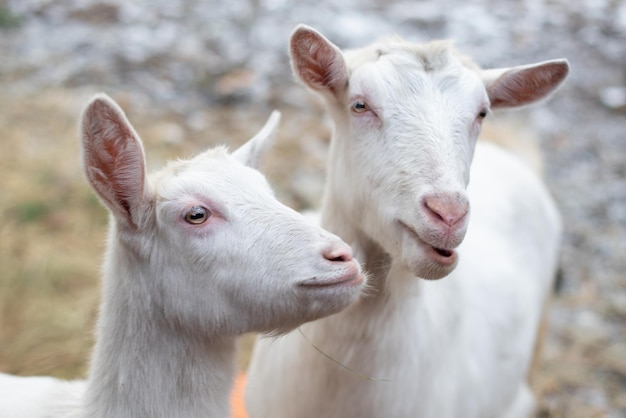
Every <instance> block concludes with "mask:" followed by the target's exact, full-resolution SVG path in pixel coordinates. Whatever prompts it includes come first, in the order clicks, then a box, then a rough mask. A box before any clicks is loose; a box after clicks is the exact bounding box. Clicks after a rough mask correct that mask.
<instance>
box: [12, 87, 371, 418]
mask: <svg viewBox="0 0 626 418" xmlns="http://www.w3.org/2000/svg"><path fill="white" fill-rule="evenodd" d="M278 119H279V115H278V114H277V113H276V114H275V115H273V117H272V118H271V119H270V120H269V121H268V123H267V124H266V126H265V127H264V128H263V130H262V131H261V132H259V134H257V135H256V136H255V137H254V138H253V139H252V140H250V141H249V142H248V143H247V144H245V145H244V146H243V147H241V148H239V149H238V150H237V151H236V152H234V153H233V154H232V155H229V154H228V153H227V152H226V150H225V149H223V148H218V149H215V150H210V151H207V152H205V153H203V154H200V155H199V156H197V157H195V158H193V159H191V160H186V161H177V162H172V163H170V164H169V165H167V166H166V167H165V168H164V169H163V170H162V171H161V172H159V173H156V174H155V175H154V176H152V177H150V178H149V177H148V176H147V174H146V171H145V162H144V152H143V147H142V143H141V140H140V139H139V137H138V136H137V134H136V133H135V131H134V130H133V128H132V127H131V125H130V124H129V122H128V121H127V120H126V117H125V116H124V114H123V112H122V111H121V109H120V108H119V107H118V106H117V105H116V104H115V103H114V102H113V101H112V100H110V99H109V98H107V97H106V96H104V95H100V96H97V97H96V98H94V99H93V100H92V101H91V103H90V104H89V105H88V107H87V108H86V110H85V112H84V113H83V117H82V122H81V138H82V145H83V157H84V164H85V172H86V175H87V179H88V180H89V183H90V184H91V186H92V187H93V189H94V190H95V191H96V193H97V194H98V195H99V197H100V198H101V200H102V201H103V203H104V204H105V205H106V206H107V207H108V209H109V210H110V212H111V214H112V218H111V225H110V232H109V242H108V250H107V253H106V259H105V263H104V277H103V299H102V304H101V309H100V316H99V319H98V324H97V331H96V344H95V348H94V352H93V357H92V361H91V369H90V372H89V377H88V379H87V381H86V382H85V383H83V382H62V381H58V380H55V379H52V378H44V377H32V378H25V377H21V378H20V377H15V376H8V375H2V376H0V416H2V417H11V418H18V417H28V418H36V417H108V418H110V417H116V418H120V417H151V418H154V417H164V418H174V417H181V418H182V417H184V418H192V417H227V416H228V414H229V407H228V404H229V392H230V390H231V384H232V382H233V379H234V373H235V362H234V355H235V338H236V337H237V336H238V335H240V334H242V333H246V332H252V331H262V332H276V333H280V332H286V331H288V330H290V329H293V328H294V327H296V326H298V325H300V324H301V323H303V322H305V321H311V320H314V319H318V318H320V317H323V316H325V315H329V314H332V313H336V312H338V311H339V310H341V309H343V308H345V307H346V306H347V305H348V304H349V303H351V302H353V301H354V300H356V298H357V295H358V293H359V291H360V289H361V287H362V284H363V276H362V274H361V271H360V267H359V266H358V263H357V262H356V260H354V259H353V258H352V255H351V249H350V247H349V246H347V245H346V244H345V243H344V242H342V241H341V240H340V239H339V238H337V237H336V236H334V235H332V234H330V233H327V232H326V231H324V230H322V229H321V228H320V227H318V226H313V225H311V224H310V223H309V222H307V221H306V220H305V219H304V217H302V215H300V214H298V213H296V212H295V211H293V210H291V209H289V208H287V207H286V206H284V205H282V204H280V203H279V202H278V201H277V200H276V199H275V197H274V195H273V193H272V191H271V189H270V187H269V186H268V184H267V182H266V180H265V178H264V177H263V176H262V175H261V174H260V173H259V172H258V171H256V170H254V169H252V168H248V167H246V166H245V165H244V164H242V163H245V164H255V163H256V162H257V161H258V158H259V155H260V153H261V152H262V151H263V149H264V148H265V147H266V144H267V143H268V141H269V138H270V136H271V134H272V132H273V130H274V128H275V126H276V124H277V122H278Z"/></svg>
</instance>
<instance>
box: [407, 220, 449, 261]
mask: <svg viewBox="0 0 626 418" xmlns="http://www.w3.org/2000/svg"><path fill="white" fill-rule="evenodd" d="M398 223H399V224H400V226H401V227H402V229H404V230H405V231H406V232H408V234H409V236H410V237H411V238H412V239H413V241H415V243H416V244H417V245H418V246H420V247H421V248H423V249H424V250H425V251H426V253H427V254H428V255H429V257H430V258H431V260H433V261H435V262H437V263H439V264H441V265H452V264H454V263H455V262H456V258H457V257H456V252H455V251H454V250H452V249H446V248H439V247H435V246H433V245H430V244H428V243H427V242H426V241H424V240H423V239H421V238H420V236H419V235H418V234H417V232H416V231H415V230H414V229H413V228H411V227H410V226H408V225H407V224H405V223H404V222H402V221H398Z"/></svg>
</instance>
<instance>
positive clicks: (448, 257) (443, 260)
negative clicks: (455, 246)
mask: <svg viewBox="0 0 626 418" xmlns="http://www.w3.org/2000/svg"><path fill="white" fill-rule="evenodd" d="M429 253H430V254H429V256H430V257H431V258H432V259H434V260H435V261H437V262H438V263H439V264H441V265H444V266H448V265H452V264H454V263H455V262H456V259H457V253H456V251H454V250H448V249H444V248H437V247H433V246H430V251H429Z"/></svg>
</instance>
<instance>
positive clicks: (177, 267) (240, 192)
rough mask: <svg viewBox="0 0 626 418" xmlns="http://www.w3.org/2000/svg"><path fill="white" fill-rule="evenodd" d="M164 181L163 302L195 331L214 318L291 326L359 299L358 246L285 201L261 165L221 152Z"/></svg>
mask: <svg viewBox="0 0 626 418" xmlns="http://www.w3.org/2000/svg"><path fill="white" fill-rule="evenodd" d="M220 154H221V155H220ZM158 180H159V181H158V183H157V186H156V193H157V196H158V197H157V206H156V208H157V209H156V219H157V222H156V228H157V230H158V234H157V235H158V238H157V241H158V243H159V244H158V245H159V248H158V249H156V250H155V251H153V253H157V254H158V256H159V258H160V259H161V262H159V263H157V264H155V265H156V266H157V268H159V270H160V271H162V273H163V278H162V281H161V285H162V286H163V291H162V294H163V295H165V296H164V297H163V303H164V305H165V306H167V307H168V308H167V309H169V310H171V311H172V312H176V314H175V315H174V317H176V318H181V319H180V323H186V324H190V325H191V328H190V329H191V330H194V329H195V330H197V329H201V328H202V323H203V320H204V317H209V318H215V319H216V320H217V321H218V322H217V323H216V324H210V325H211V326H212V327H215V326H217V327H218V329H220V332H221V333H232V334H237V333H241V332H249V331H260V332H285V331H288V330H291V329H293V328H294V327H296V326H298V325H299V324H301V323H303V322H306V321H311V320H314V319H318V318H320V317H322V316H326V315H329V314H332V313H335V312H338V311H339V310H341V309H343V308H345V307H346V306H347V305H348V304H349V303H350V302H352V301H354V300H355V299H356V297H357V295H358V293H359V290H360V288H361V285H362V283H363V277H362V275H361V271H360V267H359V265H358V263H357V262H356V260H354V259H353V258H352V253H351V249H350V247H349V246H348V245H347V244H345V243H344V242H343V241H341V240H340V239H339V238H337V237H336V236H334V235H332V234H330V233H328V232H326V231H324V230H322V229H321V228H319V227H317V226H314V225H312V224H309V223H308V222H307V221H306V220H305V218H304V217H303V216H302V215H300V214H298V213H297V212H295V211H293V210H291V209H290V208H288V207H286V206H284V205H282V204H281V203H279V202H278V201H277V200H276V198H275V197H274V195H273V193H272V190H271V189H270V187H269V185H268V184H267V182H266V181H265V178H264V177H263V176H262V175H261V174H260V173H259V172H258V171H256V170H253V169H251V168H248V167H246V166H244V165H243V164H241V163H240V162H239V161H237V160H236V159H234V158H232V157H231V156H228V155H226V154H225V153H223V152H218V153H217V154H216V153H215V152H212V153H206V154H204V155H201V156H199V157H197V158H196V159H194V160H191V161H187V162H184V163H178V164H177V167H176V166H172V167H170V169H168V170H166V171H165V172H164V173H162V174H161V175H160V176H159V179H158ZM157 273H158V272H155V274H157ZM207 311H208V312H210V314H209V315H207ZM182 318H185V320H182Z"/></svg>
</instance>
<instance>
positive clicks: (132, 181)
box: [80, 94, 148, 228]
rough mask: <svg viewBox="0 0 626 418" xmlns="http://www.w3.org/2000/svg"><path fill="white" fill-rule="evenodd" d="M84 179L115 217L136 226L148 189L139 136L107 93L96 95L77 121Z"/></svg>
mask: <svg viewBox="0 0 626 418" xmlns="http://www.w3.org/2000/svg"><path fill="white" fill-rule="evenodd" d="M80 138H81V143H82V151H83V166H84V170H85V174H86V176H87V180H88V181H89V184H90V185H91V187H92V188H93V189H94V190H95V192H96V193H97V194H98V196H99V197H100V199H102V201H103V203H104V204H105V205H106V206H107V207H108V208H109V209H110V210H111V211H112V212H113V214H114V215H115V216H116V218H118V219H121V220H124V221H125V222H127V223H128V224H129V225H131V226H134V227H135V228H136V227H137V226H138V216H140V215H141V211H140V210H138V209H139V207H140V205H141V204H142V202H144V196H145V195H146V191H147V189H148V185H147V175H146V168H145V157H144V151H143V146H142V143H141V139H140V138H139V136H138V135H137V133H136V132H135V130H134V129H133V127H132V126H131V125H130V123H129V122H128V120H127V119H126V116H125V115H124V112H123V111H122V109H120V107H119V106H118V105H117V104H116V103H115V102H114V101H113V100H112V99H111V98H109V97H108V96H107V95H105V94H99V95H96V96H95V97H94V98H93V99H92V100H91V102H89V104H88V105H87V107H86V108H85V110H84V111H83V114H82V117H81V122H80Z"/></svg>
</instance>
